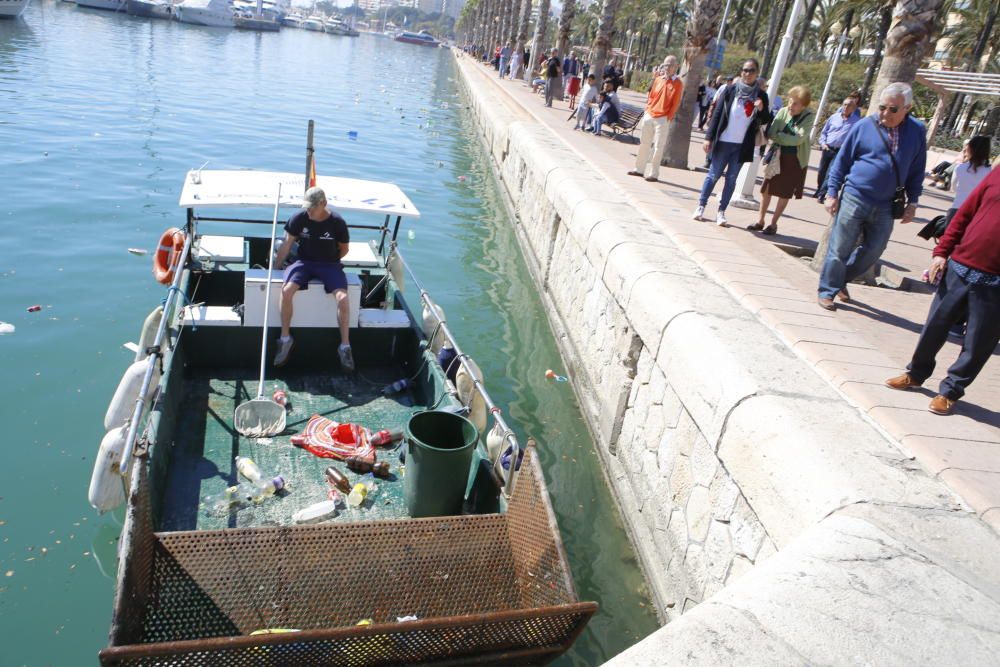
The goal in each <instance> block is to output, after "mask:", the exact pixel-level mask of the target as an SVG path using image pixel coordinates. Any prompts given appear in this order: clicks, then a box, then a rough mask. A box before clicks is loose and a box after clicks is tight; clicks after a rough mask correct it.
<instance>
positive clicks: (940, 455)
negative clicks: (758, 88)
mask: <svg viewBox="0 0 1000 667" xmlns="http://www.w3.org/2000/svg"><path fill="white" fill-rule="evenodd" d="M462 64H463V65H466V64H468V61H463V63H462ZM474 69H478V70H479V71H480V73H481V74H482V76H484V77H487V78H490V79H491V80H493V81H494V83H495V85H497V86H498V87H499V88H501V89H502V90H503V91H505V92H506V93H507V94H508V95H509V96H510V98H511V99H512V100H513V101H514V102H516V103H517V104H519V105H520V106H521V107H522V108H523V109H524V111H525V112H526V116H525V117H531V118H533V119H535V120H537V121H538V122H539V123H541V124H543V125H545V126H547V127H548V128H550V129H551V130H552V132H553V134H554V135H556V136H558V137H560V138H562V139H563V140H564V141H566V143H567V144H568V145H570V146H571V147H572V148H573V149H574V150H575V151H576V152H577V153H578V154H579V155H580V158H581V161H583V162H586V163H587V164H589V166H590V167H592V168H593V169H596V170H597V171H598V172H599V173H601V174H602V175H603V176H605V177H606V178H607V179H608V180H609V181H610V182H612V183H614V184H616V185H618V186H620V187H621V188H622V190H624V191H625V192H626V193H627V194H628V196H629V198H630V199H631V200H632V202H633V204H634V205H635V206H636V207H637V208H638V209H639V210H640V211H641V212H642V213H643V214H644V215H646V216H647V217H649V218H650V219H651V220H654V221H656V222H657V223H658V224H660V225H663V228H664V230H665V231H666V232H667V233H668V234H670V235H671V236H672V238H673V239H674V240H675V241H676V242H677V243H678V245H679V246H681V247H682V248H684V250H685V251H687V252H688V253H689V254H690V255H691V256H692V257H693V258H694V259H695V260H696V261H698V262H699V263H700V264H701V266H702V268H703V269H704V270H705V272H706V273H707V274H708V275H710V276H711V277H712V278H713V279H715V280H717V281H718V282H719V283H720V284H722V285H723V286H725V287H726V288H727V289H728V290H729V291H730V292H731V293H732V294H733V295H734V296H735V297H736V298H737V299H738V300H739V301H740V302H741V303H743V304H744V305H745V306H746V307H747V308H749V309H750V310H751V311H752V312H754V313H756V314H757V315H758V316H759V317H760V319H761V320H762V321H763V322H764V323H765V324H766V325H767V326H768V327H769V328H771V329H772V330H774V331H775V332H776V333H777V334H778V336H779V337H780V338H781V339H782V340H783V341H784V342H785V343H786V344H787V345H788V346H789V347H791V349H792V350H793V351H795V352H796V353H797V354H798V355H799V356H800V357H802V358H804V359H806V360H807V361H809V362H810V363H811V364H812V365H813V366H814V367H815V368H816V370H817V371H818V372H819V373H820V374H821V375H822V376H823V377H825V378H826V379H827V380H828V381H829V382H830V383H831V384H832V385H833V386H834V387H836V388H837V389H838V390H839V391H840V392H841V393H842V394H843V395H844V396H845V397H846V398H847V399H848V400H849V401H850V402H851V403H853V404H854V405H855V406H857V407H858V408H859V409H860V410H862V411H863V412H864V413H865V414H866V415H867V417H868V418H869V419H870V420H871V421H872V422H873V423H875V424H876V425H877V426H879V427H880V428H881V429H882V430H883V431H884V432H885V433H886V434H887V435H888V436H889V437H890V438H892V439H893V440H894V441H896V442H897V443H899V444H900V446H901V448H902V449H903V450H905V451H907V452H908V453H910V454H911V455H913V456H915V457H916V459H917V460H918V461H919V462H920V463H921V464H923V466H924V467H925V468H927V469H928V470H930V471H931V472H932V473H933V474H934V475H936V476H937V477H938V478H939V479H941V480H942V481H944V482H945V483H946V484H948V485H949V486H950V487H951V488H952V489H953V490H954V491H955V492H956V493H958V494H959V495H960V496H961V497H962V498H963V499H964V500H965V501H966V502H967V503H968V504H969V506H970V507H971V508H972V509H974V510H975V511H976V512H977V513H978V514H979V515H980V516H982V517H983V518H984V519H985V520H986V521H987V522H988V523H990V524H991V525H992V526H993V527H994V529H996V530H998V531H1000V428H998V426H1000V359H996V358H994V359H991V361H990V362H989V363H988V364H987V366H986V368H985V369H984V370H983V372H982V374H981V375H980V377H979V378H978V379H977V380H976V382H975V383H974V384H973V385H972V387H970V388H969V391H968V393H967V394H966V396H965V398H964V399H963V400H962V401H960V402H959V403H958V404H957V406H956V409H955V413H954V414H953V415H951V416H949V417H939V416H936V415H933V414H931V413H930V412H928V411H927V409H926V408H927V404H928V403H929V402H930V399H931V397H933V395H934V394H935V393H936V388H937V385H938V382H939V381H940V379H941V377H942V375H943V374H944V372H945V370H946V369H947V368H948V366H949V365H950V364H951V363H952V362H953V361H954V360H955V358H956V357H957V356H958V352H959V349H960V341H958V340H957V339H956V340H953V341H950V342H949V343H948V344H947V345H946V346H945V348H944V349H943V350H942V352H941V354H940V355H939V356H938V369H937V371H938V372H937V373H936V374H935V376H934V377H932V378H931V379H930V380H929V381H928V382H927V383H926V384H925V387H924V388H923V389H921V390H919V391H914V392H899V391H894V390H891V389H888V388H886V387H885V386H884V385H883V384H882V382H883V381H884V380H885V379H886V378H888V377H891V376H893V375H896V374H898V373H899V372H900V371H901V370H902V369H903V368H904V367H905V365H906V363H907V362H908V361H909V358H910V354H911V353H912V351H913V348H914V346H915V344H916V341H917V336H918V335H919V333H920V329H921V327H922V325H923V322H924V319H925V317H926V315H927V309H928V306H929V305H930V300H931V296H930V294H928V293H922V292H915V291H904V290H896V289H888V288H885V287H868V286H864V285H852V286H851V296H852V297H853V299H852V302H851V303H850V304H847V305H839V306H838V309H837V311H836V312H834V313H831V312H828V311H825V310H822V309H821V308H819V307H818V306H817V305H816V284H817V274H816V273H815V272H813V271H812V269H811V268H810V267H809V263H808V257H803V255H805V254H812V253H813V251H814V250H815V248H816V245H817V243H818V241H819V239H820V237H821V236H822V234H823V231H824V230H825V228H826V226H827V224H828V222H829V216H828V215H827V214H826V211H825V210H824V209H823V207H822V206H821V205H820V204H819V203H818V202H816V201H815V200H814V199H811V198H804V199H802V200H798V201H796V200H792V201H791V202H790V203H789V205H788V208H787V209H786V211H785V214H784V216H783V217H782V220H781V221H780V223H779V225H778V226H779V231H778V234H777V235H775V236H773V237H764V236H760V235H756V234H753V233H751V232H747V231H744V227H745V226H746V225H748V224H751V223H753V222H755V221H756V215H757V213H756V211H747V210H741V209H738V208H735V207H733V206H730V207H729V208H728V210H727V217H728V219H729V224H730V225H731V227H729V228H726V229H721V228H718V227H716V226H715V225H714V224H713V223H706V222H700V223H699V222H694V221H693V220H691V212H692V211H693V209H694V207H695V205H696V203H697V198H698V192H699V190H700V188H701V183H702V181H703V180H704V173H699V172H697V171H693V170H691V171H689V170H679V169H670V168H667V167H663V168H661V170H660V182H659V183H649V182H646V181H644V180H643V179H640V178H636V177H630V176H628V175H627V174H626V172H627V171H628V170H629V169H632V168H633V167H634V163H635V153H636V145H635V144H634V143H626V142H620V141H611V140H609V139H608V138H598V137H595V136H594V135H592V134H587V133H583V132H576V131H574V130H573V129H572V127H573V122H572V121H569V122H568V121H567V118H568V116H569V114H570V110H569V109H568V108H567V103H566V102H556V103H555V105H554V106H553V107H552V108H546V107H545V106H544V100H543V98H542V97H541V96H540V95H536V94H532V93H531V89H530V87H528V86H527V85H525V84H524V83H523V82H520V81H500V80H499V79H498V78H497V77H496V72H495V71H494V70H493V69H492V68H488V67H484V66H475V67H474ZM619 95H620V97H621V98H622V100H623V101H624V102H626V103H630V104H635V105H637V106H644V105H645V96H644V95H641V94H638V93H635V92H633V91H625V90H623V91H620V93H619ZM818 158H819V156H818V152H817V151H814V152H813V158H812V168H811V169H810V173H809V175H808V176H807V187H806V192H807V194H811V193H812V188H813V186H814V184H815V178H816V174H815V167H816V164H817V163H818ZM703 161H704V153H703V151H702V148H701V133H700V132H698V131H697V130H695V131H694V132H693V133H692V142H691V151H690V157H689V160H688V164H689V165H691V166H692V167H695V166H698V165H701V164H702V163H703ZM721 190H722V183H721V182H720V183H718V184H717V185H716V194H718V193H720V192H721ZM758 193H759V187H758V188H757V189H756V190H755V196H758ZM950 201H951V195H950V193H943V192H942V193H940V194H938V191H936V190H934V189H933V188H927V189H926V190H925V192H924V195H923V197H922V198H921V206H920V208H919V209H918V217H919V219H920V220H922V221H926V220H928V219H930V218H932V217H933V216H935V215H938V214H939V213H943V212H944V211H945V210H946V209H947V207H948V205H949V203H950ZM716 202H717V197H716V196H713V198H712V200H711V201H710V202H709V205H708V206H707V209H706V214H707V215H709V216H711V217H712V218H714V215H715V210H716ZM921 224H922V223H914V224H910V225H897V226H896V229H895V230H894V232H893V235H892V240H891V241H890V244H889V247H888V249H887V250H886V252H885V254H884V255H883V258H882V262H881V264H880V275H881V276H883V277H885V278H887V279H888V280H889V281H891V282H892V283H895V284H900V283H909V284H911V285H912V284H913V282H917V283H919V279H920V274H921V273H922V271H923V270H924V269H925V268H927V266H928V264H929V263H930V251H931V249H932V247H933V246H932V244H931V243H930V242H927V241H924V240H923V239H921V238H920V237H918V236H917V235H916V232H917V231H918V230H919V229H920V226H921ZM917 287H918V288H919V287H920V286H919V285H918V286H917ZM998 356H1000V354H994V357H998Z"/></svg>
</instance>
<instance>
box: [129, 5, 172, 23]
mask: <svg viewBox="0 0 1000 667" xmlns="http://www.w3.org/2000/svg"><path fill="white" fill-rule="evenodd" d="M125 11H126V12H128V13H129V14H131V15H132V16H142V17H143V18H148V19H166V20H168V21H169V20H171V19H172V18H173V17H174V13H173V6H172V5H168V4H166V3H163V2H148V1H147V0H125Z"/></svg>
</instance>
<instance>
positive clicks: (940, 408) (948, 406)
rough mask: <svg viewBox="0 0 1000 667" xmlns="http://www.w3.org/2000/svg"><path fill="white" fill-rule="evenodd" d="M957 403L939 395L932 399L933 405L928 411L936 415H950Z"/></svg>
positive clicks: (929, 406) (928, 407)
mask: <svg viewBox="0 0 1000 667" xmlns="http://www.w3.org/2000/svg"><path fill="white" fill-rule="evenodd" d="M955 403H956V401H953V400H951V399H950V398H948V397H947V396H943V395H942V394H938V395H937V396H935V397H934V398H932V399H931V404H930V405H928V406H927V409H928V410H929V411H931V412H933V413H934V414H936V415H950V414H951V411H952V409H953V408H954V407H955Z"/></svg>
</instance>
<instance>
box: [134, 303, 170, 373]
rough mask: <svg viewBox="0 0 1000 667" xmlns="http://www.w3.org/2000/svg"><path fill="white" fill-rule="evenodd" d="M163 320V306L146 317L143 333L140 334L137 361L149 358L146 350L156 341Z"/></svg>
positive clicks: (136, 354)
mask: <svg viewBox="0 0 1000 667" xmlns="http://www.w3.org/2000/svg"><path fill="white" fill-rule="evenodd" d="M162 319H163V306H157V307H156V308H154V309H153V310H152V312H151V313H149V315H147V316H146V321H145V322H143V323H142V331H141V332H140V333H139V349H138V350H136V353H135V360H136V361H142V360H143V359H145V358H146V357H147V356H149V355H148V354H147V353H146V350H147V349H149V347H150V346H151V345H152V344H153V341H155V340H156V332H157V330H158V329H159V328H160V321H161V320H162Z"/></svg>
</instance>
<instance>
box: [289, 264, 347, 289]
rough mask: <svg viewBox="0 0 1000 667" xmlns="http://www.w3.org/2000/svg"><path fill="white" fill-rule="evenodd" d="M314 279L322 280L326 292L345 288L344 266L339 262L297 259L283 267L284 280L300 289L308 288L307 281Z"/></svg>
mask: <svg viewBox="0 0 1000 667" xmlns="http://www.w3.org/2000/svg"><path fill="white" fill-rule="evenodd" d="M314 279H315V280H319V281H322V283H323V287H324V288H326V293H327V294H332V293H333V291H334V290H338V289H342V290H346V289H347V276H346V275H344V267H343V266H341V265H340V263H337V264H332V263H330V262H304V261H302V260H299V261H297V262H295V263H294V264H292V265H291V266H289V267H288V268H287V269H285V282H286V283H295V284H296V285H298V286H299V289H300V290H303V291H304V290H307V289H309V281H310V280H314Z"/></svg>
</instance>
